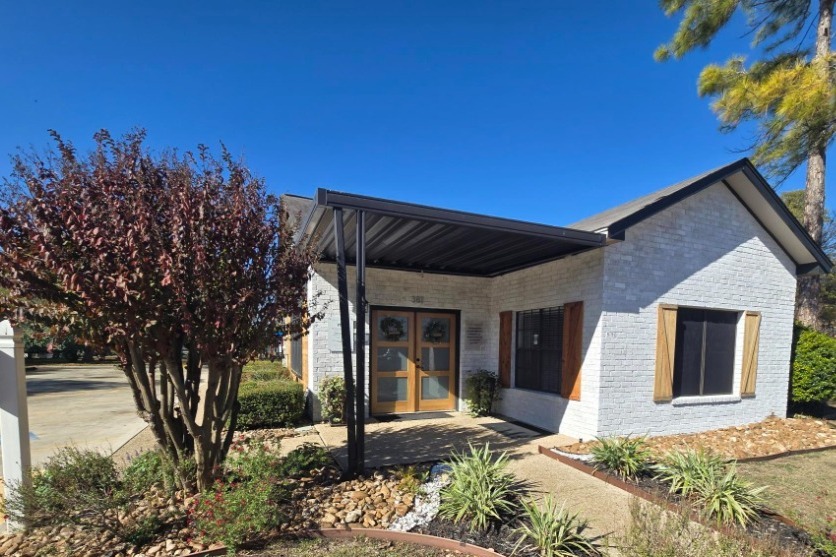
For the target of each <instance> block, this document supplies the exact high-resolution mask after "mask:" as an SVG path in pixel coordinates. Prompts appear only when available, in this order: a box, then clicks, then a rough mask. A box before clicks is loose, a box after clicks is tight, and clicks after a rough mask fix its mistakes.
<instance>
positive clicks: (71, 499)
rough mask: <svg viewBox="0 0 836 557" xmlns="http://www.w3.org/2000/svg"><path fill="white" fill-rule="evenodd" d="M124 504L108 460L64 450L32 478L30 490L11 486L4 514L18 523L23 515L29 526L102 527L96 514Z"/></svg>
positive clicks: (99, 455) (80, 451) (77, 450)
mask: <svg viewBox="0 0 836 557" xmlns="http://www.w3.org/2000/svg"><path fill="white" fill-rule="evenodd" d="M125 503H126V501H125V497H123V496H122V489H121V485H120V483H119V473H118V472H117V470H116V466H115V465H114V464H113V461H112V460H111V459H110V458H108V457H106V456H104V455H101V454H99V453H97V452H95V451H89V450H83V451H82V450H79V449H76V448H74V447H67V448H63V449H60V450H59V451H58V452H57V453H55V454H54V455H53V456H51V457H50V458H49V459H48V460H47V462H46V464H44V466H43V467H42V468H41V469H40V470H38V471H36V472H35V473H34V474H33V475H32V484H31V485H30V486H13V488H12V496H11V497H9V499H8V500H7V501H6V502H5V512H6V514H8V515H9V516H10V517H12V518H13V519H14V520H17V521H19V522H23V519H24V515H26V519H27V520H28V521H29V523H30V524H32V525H33V526H42V525H46V524H63V523H67V522H69V523H79V524H84V525H91V526H104V525H103V524H101V522H100V521H99V517H97V516H96V514H97V513H96V511H97V510H106V509H110V508H111V507H114V508H118V507H121V506H123V505H124V504H125ZM27 509H28V510H29V512H28V513H25V511H26V510H27Z"/></svg>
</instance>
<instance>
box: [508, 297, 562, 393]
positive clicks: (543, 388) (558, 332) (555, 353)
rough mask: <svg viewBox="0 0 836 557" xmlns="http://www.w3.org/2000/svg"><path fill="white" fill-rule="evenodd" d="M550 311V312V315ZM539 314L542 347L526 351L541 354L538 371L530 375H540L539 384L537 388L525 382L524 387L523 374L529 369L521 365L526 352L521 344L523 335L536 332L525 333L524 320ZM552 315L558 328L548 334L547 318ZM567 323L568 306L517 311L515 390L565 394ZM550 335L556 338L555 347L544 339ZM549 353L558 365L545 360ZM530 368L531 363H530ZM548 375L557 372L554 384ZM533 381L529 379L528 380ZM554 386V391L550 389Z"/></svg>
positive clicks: (539, 333) (537, 363) (538, 356)
mask: <svg viewBox="0 0 836 557" xmlns="http://www.w3.org/2000/svg"><path fill="white" fill-rule="evenodd" d="M547 312H548V313H547ZM535 314H536V315H537V317H538V318H539V323H538V327H537V334H538V335H539V336H538V343H539V345H538V347H537V348H536V349H532V348H527V349H525V351H528V352H533V353H534V354H536V355H537V358H536V360H537V362H536V369H535V370H527V372H526V373H527V374H529V375H530V376H536V377H537V381H538V383H539V385H534V384H533V383H532V382H531V381H528V380H524V381H523V384H522V385H521V384H520V377H521V374H520V371H521V369H524V368H525V366H524V365H521V362H520V357H521V353H522V352H523V350H521V347H520V342H521V335H522V334H525V333H526V332H529V333H531V332H532V330H530V329H529V330H522V329H521V326H522V320H523V319H524V318H525V317H526V316H533V315H535ZM551 314H556V315H555V316H554V317H553V318H552V319H553V321H552V322H551V324H553V326H554V331H549V332H548V333H547V331H548V329H547V325H548V324H550V323H549V322H548V321H549V320H548V319H546V318H545V317H551ZM564 322H565V312H564V306H563V305H559V306H550V307H544V308H534V309H529V310H522V311H515V312H514V329H513V330H514V343H513V346H514V358H513V361H514V388H515V389H522V390H527V391H534V392H539V393H545V394H549V395H557V396H561V392H562V381H563V356H564V354H563V349H564V347H563V335H564ZM547 334H552V335H553V337H554V338H553V341H554V342H553V345H552V346H551V347H549V346H548V345H547V344H546V343H544V342H542V341H541V339H546V338H548V336H547ZM548 352H551V353H552V360H553V361H554V363H553V364H552V363H551V362H546V361H545V357H546V355H547V353H548ZM529 365H530V364H529ZM552 366H554V368H553V369H546V368H547V367H552ZM546 373H553V374H554V376H553V378H551V379H553V380H552V381H547V380H546V377H545V375H544V374H546ZM526 379H529V378H526ZM549 386H552V388H549Z"/></svg>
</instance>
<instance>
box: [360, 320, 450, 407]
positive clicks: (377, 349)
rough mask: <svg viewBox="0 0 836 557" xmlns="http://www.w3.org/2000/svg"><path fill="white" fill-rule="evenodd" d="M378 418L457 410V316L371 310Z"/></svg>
mask: <svg viewBox="0 0 836 557" xmlns="http://www.w3.org/2000/svg"><path fill="white" fill-rule="evenodd" d="M371 322H372V327H373V330H372V332H371V334H372V347H371V367H370V370H371V381H370V383H371V401H372V413H373V414H389V413H400V412H416V411H427V410H452V409H453V408H455V392H454V391H455V381H456V331H457V328H456V315H455V314H452V313H441V312H414V311H394V310H392V311H390V310H386V309H379V310H374V311H372V316H371Z"/></svg>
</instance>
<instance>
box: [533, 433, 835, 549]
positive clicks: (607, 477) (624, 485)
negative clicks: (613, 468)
mask: <svg viewBox="0 0 836 557" xmlns="http://www.w3.org/2000/svg"><path fill="white" fill-rule="evenodd" d="M832 448H835V447H824V449H832ZM818 450H823V449H805V450H804V451H803V452H813V451H818ZM538 451H539V452H540V454H541V455H545V456H547V457H549V458H551V459H553V460H556V461H558V462H560V463H562V464H566V465H567V466H570V467H572V468H574V469H575V470H577V471H579V472H583V473H584V474H588V475H590V476H592V477H593V478H597V479H599V480H601V481H603V482H605V483H608V484H610V485H612V486H614V487H617V488H619V489H621V490H623V491H626V492H627V493H629V494H630V495H634V496H636V497H640V498H641V499H644V500H645V501H649V502H651V503H653V504H655V505H658V506H660V507H662V508H664V509H667V510H669V511H677V512H679V511H681V510H682V508H681V507H680V506H679V505H677V504H676V503H674V502H672V501H669V500H667V499H665V498H663V497H659V496H658V495H656V494H655V493H650V492H649V491H647V490H645V489H643V488H641V487H640V486H638V485H635V484H631V483H628V482H626V481H624V480H622V479H621V478H619V477H618V476H613V475H612V474H610V473H608V472H603V471H601V470H598V469H597V468H595V467H594V466H590V465H589V464H586V463H585V462H581V461H580V460H576V459H574V458H569V457H567V456H563V455H562V454H560V453H558V452H555V451H553V450H552V449H550V448H547V447H544V446H542V445H539V446H538ZM801 453H802V451H795V452H790V453H783V454H782V455H779V456H786V455H787V454H801ZM756 458H761V459H764V458H777V456H774V457H773V456H770V457H756ZM738 462H742V461H738ZM747 462H750V461H747ZM763 514H765V515H768V516H769V517H770V518H772V519H774V520H777V521H778V522H783V523H784V524H786V525H787V526H790V527H792V528H796V529H798V530H803V528H801V527H800V526H799V525H798V524H796V523H795V522H793V521H792V520H790V519H789V518H787V517H785V516H783V515H780V514H778V513H776V512H773V511H769V510H767V511H765V512H764V513H763ZM690 518H691V520H693V521H695V522H699V523H700V524H702V525H703V526H706V527H708V528H711V529H713V530H716V531H718V532H722V533H727V531H731V530H729V529H727V528H726V527H724V526H718V525H716V524H714V523H713V522H711V521H709V520H704V519H703V518H702V517H701V516H699V515H698V514H696V513H691V516H690Z"/></svg>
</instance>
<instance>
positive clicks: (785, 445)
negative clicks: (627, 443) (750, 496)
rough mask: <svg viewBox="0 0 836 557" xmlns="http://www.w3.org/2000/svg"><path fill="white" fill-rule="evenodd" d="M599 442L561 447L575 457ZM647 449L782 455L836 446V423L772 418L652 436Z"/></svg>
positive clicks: (738, 455) (727, 455) (728, 455)
mask: <svg viewBox="0 0 836 557" xmlns="http://www.w3.org/2000/svg"><path fill="white" fill-rule="evenodd" d="M596 444H597V441H589V442H584V443H575V444H573V445H568V446H565V447H559V449H560V450H561V451H564V452H567V453H573V454H588V453H589V452H590V450H591V449H592V447H593V446H595V445H596ZM647 445H648V448H650V450H651V451H653V452H654V453H655V454H656V455H662V454H664V453H666V452H669V451H674V450H677V451H680V450H683V449H689V448H691V449H703V450H706V451H709V452H712V453H715V454H718V455H720V456H723V457H725V458H727V459H735V460H744V459H749V458H757V457H766V456H772V455H779V454H783V453H787V452H791V451H801V450H809V449H821V448H825V447H836V426H835V425H834V423H833V422H829V421H827V420H819V419H814V418H803V417H802V418H776V417H771V418H767V419H765V420H763V421H762V422H757V423H754V424H749V425H744V426H734V427H727V428H724V429H715V430H712V431H706V432H703V433H689V434H681V435H666V436H661V437H649V438H648V439H647Z"/></svg>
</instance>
